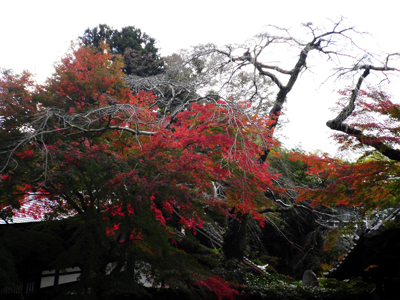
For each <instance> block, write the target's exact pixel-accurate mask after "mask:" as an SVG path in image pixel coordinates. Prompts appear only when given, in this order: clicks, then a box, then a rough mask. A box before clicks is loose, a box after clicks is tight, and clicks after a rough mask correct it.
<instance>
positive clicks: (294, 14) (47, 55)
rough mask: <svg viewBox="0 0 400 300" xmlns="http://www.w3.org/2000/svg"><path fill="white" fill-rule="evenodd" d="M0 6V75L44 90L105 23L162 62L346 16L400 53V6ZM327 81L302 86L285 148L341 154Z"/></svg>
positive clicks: (85, 2)
mask: <svg viewBox="0 0 400 300" xmlns="http://www.w3.org/2000/svg"><path fill="white" fill-rule="evenodd" d="M0 1H1V10H0V39H1V42H0V67H4V68H10V69H13V70H15V71H16V72H20V71H21V70H23V69H27V70H29V71H31V72H32V73H34V74H36V78H37V80H38V81H39V82H43V81H44V80H45V78H47V77H49V76H50V75H51V73H52V71H53V64H54V62H57V61H59V59H60V58H61V57H62V56H63V54H64V53H65V52H67V50H68V48H69V45H70V43H71V41H74V40H76V39H77V37H78V36H79V35H82V34H83V32H84V30H85V29H86V28H93V27H95V26H97V25H98V24H100V23H105V24H108V25H110V26H112V27H114V28H115V29H120V28H122V27H124V26H131V25H132V26H135V27H136V28H140V29H141V30H142V31H143V32H146V33H147V34H148V35H149V36H151V37H154V38H155V39H156V40H157V46H158V47H159V48H160V49H161V55H162V56H166V55H169V54H172V53H174V52H175V51H177V50H179V49H188V48H190V46H194V45H197V44H200V43H209V42H212V43H217V44H220V45H223V44H227V43H241V42H244V41H245V40H246V39H248V38H251V37H252V36H253V35H255V34H257V33H259V32H261V31H263V29H264V28H265V25H267V24H273V25H277V26H281V27H296V26H298V25H299V24H300V23H305V22H309V21H312V22H313V23H314V24H323V23H324V24H327V22H326V18H338V17H339V16H344V17H346V18H347V19H348V22H349V23H350V24H352V25H355V26H356V28H357V29H358V30H359V31H365V32H369V33H371V34H372V37H368V41H369V42H368V47H369V48H371V49H372V48H373V49H374V50H375V51H385V52H400V39H399V38H398V32H399V30H400V18H399V17H398V9H397V8H396V7H397V6H396V2H397V1H396V0H381V1H379V2H377V1H365V0H363V1H360V0H345V1H344V0H336V1H329V2H328V1H321V0H317V1H307V0H303V1H299V0H286V1H285V0H281V1H267V0H257V1H254V0H246V1H241V2H234V1H231V0H230V1H225V0H213V1H209V0H203V1H190V0H185V1H183V0H156V1H154V0H153V1H152V0H146V1H144V0H140V1H137V0H131V1H124V0H113V1H103V0H97V1H92V0H79V1H77V0H70V1H60V0H50V1H45V0H35V1H32V0H13V1H8V0H0ZM368 3H371V4H368ZM324 20H325V21H324ZM320 79H321V75H318V74H312V73H309V74H307V75H304V76H303V77H302V78H300V82H298V86H297V87H296V88H295V89H294V90H293V91H292V92H291V93H290V95H289V98H288V103H287V105H288V106H287V115H288V118H289V120H290V123H289V124H287V125H286V127H285V129H284V130H283V132H282V133H281V134H282V135H285V136H286V137H287V139H286V140H285V139H284V140H283V141H284V143H285V146H286V147H292V146H294V145H296V144H299V143H301V144H302V146H303V148H304V149H306V150H309V151H312V150H316V149H320V150H323V151H326V152H330V153H331V154H335V152H336V150H335V149H336V148H335V146H334V145H333V144H332V141H331V140H330V139H329V138H328V137H329V135H330V133H331V131H330V130H328V128H327V127H326V126H325V122H326V121H327V120H328V119H329V117H330V115H329V111H328V108H329V107H331V106H333V104H334V102H335V99H336V98H337V97H336V94H335V93H334V89H335V88H337V87H335V86H333V85H332V84H331V85H324V86H320ZM396 82H397V87H399V86H400V85H398V83H399V79H398V78H397V79H395V80H393V81H392V83H391V84H390V85H389V87H388V88H389V90H390V91H391V92H392V93H393V94H394V95H396V94H397V96H400V88H398V91H397V90H396V88H395V83H396ZM398 98H400V97H398ZM311 107H312V108H311Z"/></svg>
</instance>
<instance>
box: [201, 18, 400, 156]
mask: <svg viewBox="0 0 400 300" xmlns="http://www.w3.org/2000/svg"><path fill="white" fill-rule="evenodd" d="M268 29H270V32H265V33H261V34H259V35H257V36H255V37H254V38H253V40H251V41H249V42H248V43H246V44H244V45H236V46H234V45H228V46H225V47H223V48H218V47H216V46H214V45H205V46H202V47H198V48H197V50H198V51H197V53H195V54H194V56H193V59H205V60H207V59H210V57H212V59H211V60H212V61H213V62H214V64H213V72H214V73H215V74H217V73H219V74H224V79H225V81H224V82H223V83H220V85H222V86H223V85H229V84H232V81H233V80H234V78H235V77H236V76H237V75H238V74H240V73H241V72H243V71H245V70H247V71H248V72H249V74H253V80H252V81H251V82H252V89H253V91H255V93H254V96H253V97H251V96H250V97H249V100H251V101H254V100H256V99H255V98H257V97H255V96H256V95H257V91H259V90H261V89H262V88H263V87H264V86H265V82H260V81H259V80H257V78H259V77H260V76H261V77H264V78H267V79H268V80H269V82H272V86H273V87H275V89H276V95H275V99H274V100H273V101H272V103H271V106H270V107H269V113H268V114H269V117H270V118H271V119H274V120H276V122H275V123H273V124H272V125H270V129H271V134H272V135H273V132H274V129H275V127H276V126H277V125H278V124H279V123H280V118H281V114H282V110H283V108H284V103H285V100H286V98H287V97H288V95H289V93H290V92H291V91H292V89H293V87H294V86H295V85H296V83H297V82H298V78H299V76H300V75H301V74H302V73H303V72H305V71H307V70H308V67H307V62H308V60H310V59H312V57H311V53H312V52H315V53H317V54H319V55H320V56H321V57H322V58H324V57H325V58H326V60H327V61H328V62H332V63H333V64H334V67H335V68H334V69H333V70H334V74H333V76H334V75H337V76H336V77H341V78H342V77H344V76H347V78H350V77H351V76H353V77H354V76H357V74H360V72H362V74H361V75H359V76H360V77H359V80H358V81H357V83H356V85H355V89H354V97H353V98H354V99H353V100H351V101H350V102H352V103H353V104H351V103H349V106H348V107H346V108H345V109H344V110H343V112H342V113H341V114H340V115H339V116H338V117H337V118H336V119H335V120H331V121H329V122H328V123H327V125H328V126H329V127H330V128H331V129H335V130H345V131H346V130H347V131H348V130H349V128H347V127H346V126H345V125H344V123H343V121H344V120H345V119H346V116H348V115H349V114H351V112H352V107H353V106H354V101H355V98H356V95H357V92H358V90H359V88H360V86H361V84H362V82H363V81H364V80H365V78H366V77H367V76H368V74H370V73H371V72H380V73H383V72H385V71H398V69H396V68H394V67H391V66H389V63H391V62H392V60H393V58H395V57H396V56H398V54H389V55H387V56H386V57H384V58H383V59H381V60H379V57H378V56H376V55H373V54H372V53H369V52H368V51H367V50H365V49H362V48H360V47H359V46H358V45H357V43H356V42H355V41H356V39H357V37H359V36H360V35H362V34H361V33H359V32H357V31H356V30H355V28H354V27H350V26H346V25H345V21H344V19H340V20H338V21H336V22H333V21H331V24H330V27H328V28H325V27H317V26H315V25H313V24H312V23H305V24H302V29H303V38H298V37H296V36H295V35H294V34H293V33H292V30H289V29H285V28H278V27H276V26H269V27H268ZM293 55H297V58H296V59H295V61H294V62H293V63H292V65H291V66H290V65H289V66H286V65H287V63H286V62H284V61H279V60H278V61H276V60H275V59H276V58H277V59H279V57H286V58H287V59H288V60H290V57H291V56H293ZM271 61H272V62H271ZM371 61H374V62H376V64H371ZM344 64H348V65H349V66H348V67H346V66H344ZM383 75H384V76H385V75H386V74H383ZM220 76H222V75H220ZM263 85H264V86H263ZM269 88H270V90H271V87H270V86H269ZM304 98H306V95H305V97H304ZM258 100H259V99H258ZM269 151H270V149H269V147H268V145H265V149H264V155H262V157H261V160H262V161H265V160H266V158H267V156H268V153H269Z"/></svg>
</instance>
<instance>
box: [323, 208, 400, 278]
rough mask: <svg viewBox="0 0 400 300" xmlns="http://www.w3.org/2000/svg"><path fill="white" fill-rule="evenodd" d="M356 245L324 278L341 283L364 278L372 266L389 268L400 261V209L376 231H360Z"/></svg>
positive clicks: (375, 228) (355, 238) (391, 214)
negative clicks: (356, 277) (353, 278)
mask: <svg viewBox="0 0 400 300" xmlns="http://www.w3.org/2000/svg"><path fill="white" fill-rule="evenodd" d="M354 242H355V243H354V245H353V246H352V247H351V249H350V251H349V252H348V253H347V254H346V255H345V257H344V259H343V260H342V261H341V262H339V263H337V264H336V265H335V266H334V268H333V269H332V270H330V271H329V272H328V273H326V274H325V275H326V276H327V277H331V278H336V279H339V280H343V279H348V278H350V277H353V276H362V275H363V274H364V273H365V270H366V269H367V268H368V267H370V266H372V265H380V266H387V267H390V266H391V265H394V264H396V262H395V261H396V260H398V261H400V207H398V208H396V209H394V210H393V211H392V212H391V213H390V214H389V216H388V217H386V218H385V219H384V220H383V221H381V222H379V223H378V224H377V225H375V226H374V227H373V228H370V229H362V230H358V231H357V232H356V234H355V236H354Z"/></svg>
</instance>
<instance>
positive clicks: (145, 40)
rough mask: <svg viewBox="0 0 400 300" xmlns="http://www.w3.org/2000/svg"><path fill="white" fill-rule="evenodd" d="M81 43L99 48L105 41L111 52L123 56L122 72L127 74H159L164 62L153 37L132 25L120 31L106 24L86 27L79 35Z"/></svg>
mask: <svg viewBox="0 0 400 300" xmlns="http://www.w3.org/2000/svg"><path fill="white" fill-rule="evenodd" d="M80 39H81V40H82V43H83V45H85V46H92V47H96V48H99V49H100V43H101V42H103V41H104V42H106V43H107V44H108V45H109V47H110V50H111V52H112V53H113V54H119V55H122V56H123V57H124V64H125V67H124V72H125V73H126V74H127V75H138V76H151V75H157V74H160V73H161V72H162V70H163V65H164V62H163V60H162V59H161V58H160V56H159V54H158V49H157V47H156V46H155V39H154V38H151V37H149V36H148V35H147V34H146V33H144V32H142V31H141V30H140V29H138V28H135V27H134V26H127V27H124V28H122V29H121V30H120V31H118V30H116V29H113V28H112V27H110V26H108V25H106V24H100V25H98V26H97V27H94V28H92V29H89V28H88V29H86V30H85V32H84V35H83V36H82V37H80Z"/></svg>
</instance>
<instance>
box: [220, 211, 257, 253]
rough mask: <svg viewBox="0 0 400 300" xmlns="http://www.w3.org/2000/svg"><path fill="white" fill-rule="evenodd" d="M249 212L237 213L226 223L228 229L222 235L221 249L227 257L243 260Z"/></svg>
mask: <svg viewBox="0 0 400 300" xmlns="http://www.w3.org/2000/svg"><path fill="white" fill-rule="evenodd" d="M249 218H250V216H249V214H248V213H247V214H242V213H237V214H236V218H232V219H231V220H230V221H229V223H228V230H227V231H226V233H225V235H224V244H223V250H224V254H225V257H226V258H227V259H228V260H229V259H238V260H243V257H244V252H245V250H246V246H247V224H248V221H249Z"/></svg>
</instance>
